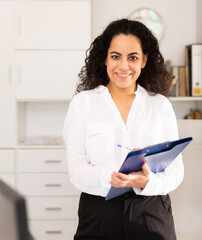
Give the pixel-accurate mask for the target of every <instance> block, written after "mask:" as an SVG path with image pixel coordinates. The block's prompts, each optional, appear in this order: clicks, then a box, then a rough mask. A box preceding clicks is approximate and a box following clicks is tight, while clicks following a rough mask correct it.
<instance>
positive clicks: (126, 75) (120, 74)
mask: <svg viewBox="0 0 202 240" xmlns="http://www.w3.org/2000/svg"><path fill="white" fill-rule="evenodd" d="M116 74H117V75H118V77H121V78H127V77H128V76H130V75H131V74H132V73H116Z"/></svg>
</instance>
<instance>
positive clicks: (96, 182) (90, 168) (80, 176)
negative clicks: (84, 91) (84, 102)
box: [64, 102, 115, 196]
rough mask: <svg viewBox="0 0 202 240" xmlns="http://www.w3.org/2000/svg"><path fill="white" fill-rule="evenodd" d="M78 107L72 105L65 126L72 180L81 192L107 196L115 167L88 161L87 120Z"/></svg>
mask: <svg viewBox="0 0 202 240" xmlns="http://www.w3.org/2000/svg"><path fill="white" fill-rule="evenodd" d="M77 105H78V104H77ZM77 105H75V104H74V103H73V102H71V103H70V105H69V108H68V112H67V116H66V119H65V124H64V139H65V143H66V150H67V163H68V170H69V175H70V180H71V182H72V183H73V184H74V185H75V186H76V187H77V188H78V189H79V190H80V191H84V192H87V193H91V194H95V195H96V194H97V195H102V196H105V195H106V193H107V191H108V189H109V187H110V185H109V180H110V178H111V173H112V172H113V171H114V170H115V166H114V165H108V166H104V165H103V166H94V165H92V164H91V163H90V161H89V160H88V158H87V153H86V149H85V138H86V119H85V117H84V116H83V114H81V111H80V109H79V108H78V106H77ZM81 108H82V106H81Z"/></svg>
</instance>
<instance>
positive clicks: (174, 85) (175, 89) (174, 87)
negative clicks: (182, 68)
mask: <svg viewBox="0 0 202 240" xmlns="http://www.w3.org/2000/svg"><path fill="white" fill-rule="evenodd" d="M171 72H172V75H173V79H172V81H171V86H170V93H169V96H170V97H178V96H179V74H178V66H172V67H171Z"/></svg>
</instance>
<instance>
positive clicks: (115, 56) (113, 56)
mask: <svg viewBox="0 0 202 240" xmlns="http://www.w3.org/2000/svg"><path fill="white" fill-rule="evenodd" d="M111 57H112V58H113V59H115V60H117V59H119V56H117V55H112V56H111Z"/></svg>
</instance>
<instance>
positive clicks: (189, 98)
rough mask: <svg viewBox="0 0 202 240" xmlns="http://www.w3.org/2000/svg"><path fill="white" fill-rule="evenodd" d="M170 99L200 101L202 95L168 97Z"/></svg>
mask: <svg viewBox="0 0 202 240" xmlns="http://www.w3.org/2000/svg"><path fill="white" fill-rule="evenodd" d="M168 99H169V100H170V101H172V102H174V101H176V102H178V101H202V97H169V98H168Z"/></svg>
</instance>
